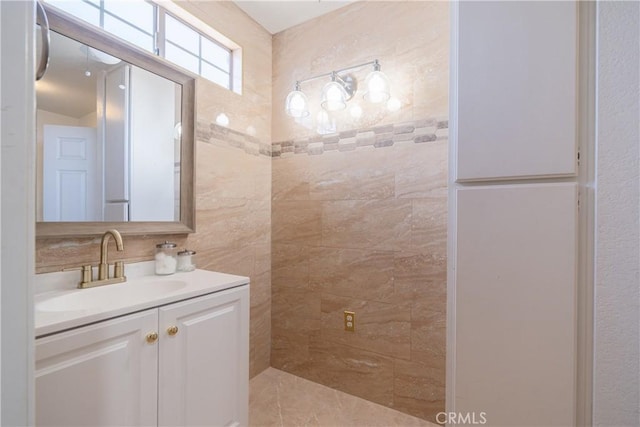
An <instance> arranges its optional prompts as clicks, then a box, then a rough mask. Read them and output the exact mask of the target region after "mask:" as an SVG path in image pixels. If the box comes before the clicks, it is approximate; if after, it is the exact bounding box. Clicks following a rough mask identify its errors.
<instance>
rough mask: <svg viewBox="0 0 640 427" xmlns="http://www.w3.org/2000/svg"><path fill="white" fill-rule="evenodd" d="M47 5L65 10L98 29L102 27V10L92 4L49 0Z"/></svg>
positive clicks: (79, 1)
mask: <svg viewBox="0 0 640 427" xmlns="http://www.w3.org/2000/svg"><path fill="white" fill-rule="evenodd" d="M47 3H49V4H52V5H54V6H55V7H57V8H58V9H60V10H63V11H65V12H67V13H69V14H71V15H73V16H75V17H76V18H80V19H82V20H83V21H86V22H88V23H89V24H93V25H95V26H97V27H99V26H100V9H99V6H98V7H96V6H94V5H93V4H91V3H88V2H84V1H81V0H73V1H69V0H48V1H47Z"/></svg>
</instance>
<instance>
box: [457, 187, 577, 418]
mask: <svg viewBox="0 0 640 427" xmlns="http://www.w3.org/2000/svg"><path fill="white" fill-rule="evenodd" d="M576 198H577V186H576V184H575V183H570V182H568V183H549V184H518V185H493V186H474V187H466V188H458V189H457V191H456V199H457V200H456V202H457V206H458V211H457V223H456V228H457V239H456V242H457V244H456V252H455V260H454V263H455V265H456V266H457V268H456V272H455V283H456V291H455V296H454V299H455V305H454V306H455V313H456V320H455V326H456V329H455V342H454V348H455V360H454V364H453V369H454V372H455V380H454V384H453V385H454V387H455V392H456V395H455V411H456V412H459V413H472V414H473V413H475V414H476V418H477V417H479V416H480V413H482V412H484V413H485V417H486V419H487V424H488V425H492V426H512V427H513V426H533V425H537V426H543V425H544V426H551V425H559V426H568V425H575V422H574V416H575V407H574V402H575V389H574V387H575V372H576V365H575V363H576V348H575V339H576V338H575V337H576V309H575V293H576V264H577V259H576V256H577V252H576V242H577V220H576V217H577V205H576Z"/></svg>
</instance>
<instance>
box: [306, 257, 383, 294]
mask: <svg viewBox="0 0 640 427" xmlns="http://www.w3.org/2000/svg"><path fill="white" fill-rule="evenodd" d="M393 266H394V256H393V252H391V251H372V250H367V249H365V250H361V249H341V248H310V249H309V287H310V289H312V290H315V291H318V292H321V293H328V294H332V295H337V296H343V297H351V298H360V299H367V300H372V301H388V300H390V299H391V298H392V297H393Z"/></svg>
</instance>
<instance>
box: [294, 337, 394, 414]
mask: <svg viewBox="0 0 640 427" xmlns="http://www.w3.org/2000/svg"><path fill="white" fill-rule="evenodd" d="M309 354H310V358H311V362H312V364H311V366H310V370H309V372H308V374H306V375H304V376H305V377H306V378H308V379H311V380H313V381H316V382H318V383H320V384H324V385H326V386H328V387H333V388H335V389H338V390H340V391H344V392H346V393H349V394H353V395H355V396H359V397H362V398H364V399H367V400H370V401H372V402H376V403H379V404H381V405H386V406H391V404H392V403H393V359H392V358H390V357H387V356H383V355H380V354H377V353H373V352H369V351H365V350H362V349H358V348H353V347H350V346H347V345H342V344H336V343H333V342H330V341H326V340H323V339H322V338H321V337H319V336H316V335H312V336H311V337H310V339H309Z"/></svg>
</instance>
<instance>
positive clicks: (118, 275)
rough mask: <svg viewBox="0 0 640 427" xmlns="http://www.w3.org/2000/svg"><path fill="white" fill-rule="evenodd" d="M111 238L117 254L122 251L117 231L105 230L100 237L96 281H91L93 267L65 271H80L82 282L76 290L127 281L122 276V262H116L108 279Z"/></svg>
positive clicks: (122, 244) (87, 266)
mask: <svg viewBox="0 0 640 427" xmlns="http://www.w3.org/2000/svg"><path fill="white" fill-rule="evenodd" d="M111 237H113V240H115V242H116V249H117V250H118V252H122V251H123V250H124V243H122V236H121V235H120V233H119V232H118V230H107V231H106V232H105V233H104V234H103V235H102V241H101V242H100V264H98V279H97V280H93V267H92V266H91V265H83V266H82V267H77V268H69V269H65V270H80V271H81V273H82V280H81V281H80V282H79V283H78V288H81V289H85V288H92V287H94V286H101V285H109V284H112V283H122V282H124V281H126V280H127V278H126V276H125V275H124V262H123V261H116V262H115V264H114V266H113V277H109V262H108V261H107V257H108V249H109V239H110V238H111Z"/></svg>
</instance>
